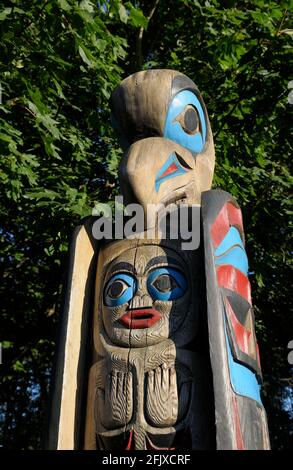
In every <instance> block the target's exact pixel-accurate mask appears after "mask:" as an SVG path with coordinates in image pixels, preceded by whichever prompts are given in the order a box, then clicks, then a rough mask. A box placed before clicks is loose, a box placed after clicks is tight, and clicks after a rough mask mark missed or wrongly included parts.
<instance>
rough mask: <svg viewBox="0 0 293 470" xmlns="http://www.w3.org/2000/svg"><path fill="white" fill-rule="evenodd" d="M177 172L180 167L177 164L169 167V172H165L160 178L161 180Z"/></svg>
mask: <svg viewBox="0 0 293 470" xmlns="http://www.w3.org/2000/svg"><path fill="white" fill-rule="evenodd" d="M175 171H178V166H177V165H176V163H171V165H169V166H168V168H167V170H165V171H164V173H163V174H162V175H161V176H160V179H162V178H164V177H165V176H167V175H170V174H171V173H175Z"/></svg>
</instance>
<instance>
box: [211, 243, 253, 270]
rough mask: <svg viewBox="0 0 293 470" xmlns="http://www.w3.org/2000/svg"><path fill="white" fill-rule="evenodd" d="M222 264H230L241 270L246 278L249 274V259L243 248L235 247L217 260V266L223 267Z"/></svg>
mask: <svg viewBox="0 0 293 470" xmlns="http://www.w3.org/2000/svg"><path fill="white" fill-rule="evenodd" d="M222 264H230V265H231V266H234V268H236V269H239V271H241V272H242V273H243V274H244V275H245V276H247V273H248V259H247V255H246V253H245V251H244V250H242V248H240V247H239V246H234V247H233V248H231V250H229V251H228V252H227V253H225V254H224V255H222V256H219V257H218V258H216V259H215V265H216V266H222Z"/></svg>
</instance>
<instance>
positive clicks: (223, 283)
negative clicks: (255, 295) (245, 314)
mask: <svg viewBox="0 0 293 470" xmlns="http://www.w3.org/2000/svg"><path fill="white" fill-rule="evenodd" d="M217 278H218V284H219V286H220V287H225V288H226V289H230V290H232V291H234V292H237V294H239V295H241V296H242V297H244V298H245V299H246V300H247V301H248V302H249V303H250V305H251V290H250V282H249V280H248V278H247V277H246V276H245V275H244V274H243V273H242V272H241V271H239V269H236V268H234V266H231V265H228V264H223V265H222V266H219V267H218V268H217Z"/></svg>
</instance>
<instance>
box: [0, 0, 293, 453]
mask: <svg viewBox="0 0 293 470" xmlns="http://www.w3.org/2000/svg"><path fill="white" fill-rule="evenodd" d="M0 27H1V62H0V67H1V69H0V70H1V73H0V85H1V90H0V93H1V94H0V162H1V163H0V181H1V186H0V198H1V199H0V218H1V225H0V240H1V277H2V278H1V284H0V291H1V294H2V295H1V306H2V310H3V313H2V319H1V341H2V348H3V351H2V357H3V364H2V365H1V372H2V379H1V380H2V383H1V390H0V420H1V422H2V430H1V432H0V442H1V445H3V446H5V447H7V448H24V449H25V448H33V449H36V448H40V447H41V446H42V443H41V437H42V429H43V423H44V417H45V410H46V403H47V400H48V384H49V378H50V371H51V366H52V361H53V354H54V343H55V338H56V331H57V326H58V320H59V316H60V303H61V298H62V285H63V282H64V278H65V274H66V273H65V270H66V253H67V248H68V241H69V237H70V234H71V232H72V230H73V228H74V226H76V225H77V224H78V222H79V220H80V218H81V217H83V216H85V215H88V214H90V212H91V209H92V207H93V206H94V204H95V203H96V202H104V201H108V200H111V199H112V198H113V196H114V195H115V194H116V193H117V191H118V183H117V164H118V162H119V158H120V157H121V151H120V150H119V148H118V144H117V143H116V140H115V138H114V135H113V132H112V129H111V126H110V119H109V108H108V98H109V94H110V92H111V90H113V88H114V87H115V86H116V85H117V84H118V83H119V81H120V80H121V79H122V78H124V77H126V76H127V75H129V74H130V73H132V72H135V71H137V70H140V69H144V68H149V67H156V68H174V69H177V70H179V71H181V72H183V73H186V74H187V75H188V76H190V78H192V79H193V80H194V81H195V82H196V83H197V85H198V86H199V88H200V90H201V91H202V93H203V96H204V99H205V102H206V104H207V107H208V110H209V114H210V118H211V123H212V127H213V131H214V137H215V145H216V152H217V166H216V176H215V179H214V186H215V187H221V188H223V189H226V190H227V191H229V192H230V193H232V194H233V195H234V196H235V197H236V198H237V199H238V201H239V203H240V205H241V207H242V210H243V214H244V222H245V228H246V237H247V250H248V256H249V259H250V271H251V276H250V279H251V282H252V287H253V296H254V305H255V313H256V321H257V334H258V339H259V343H260V350H261V357H262V365H263V373H264V389H263V391H264V402H265V405H266V408H267V412H268V418H269V427H270V432H271V439H272V446H273V447H274V448H278V449H280V448H286V447H289V442H290V439H291V440H292V435H293V430H292V422H293V409H292V400H293V396H292V395H293V392H292V367H291V369H290V366H289V364H288V361H287V355H288V352H289V351H288V349H287V344H288V342H289V340H291V339H293V328H292V327H293V318H292V313H291V316H290V310H289V307H290V305H289V299H290V291H291V285H290V276H289V273H290V270H289V269H290V266H289V256H290V251H289V215H290V210H289V185H290V182H291V181H290V176H289V156H290V150H291V149H290V143H289V134H290V120H289V114H290V111H291V114H292V102H293V99H291V100H290V99H289V100H288V95H289V92H290V87H291V88H292V85H293V83H292V82H291V83H290V79H292V77H290V57H291V55H290V54H291V53H292V49H290V45H291V41H292V32H293V31H292V29H290V2H289V1H285V0H284V1H283V0H280V1H277V0H276V1H269V0H254V1H250V0H242V1H240V0H239V1H237V0H223V1H221V2H220V1H217V0H210V1H197V0H153V4H151V3H150V1H149V0H144V1H134V0H133V1H132V3H131V2H122V1H121V0H106V1H96V2H93V1H91V0H82V1H80V2H78V1H74V0H31V1H29V0H22V1H18V0H11V1H5V2H0ZM290 101H291V105H290ZM290 106H291V107H290Z"/></svg>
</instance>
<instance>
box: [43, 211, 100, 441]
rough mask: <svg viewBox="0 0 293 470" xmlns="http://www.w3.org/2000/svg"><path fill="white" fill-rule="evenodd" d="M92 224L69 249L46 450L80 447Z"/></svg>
mask: <svg viewBox="0 0 293 470" xmlns="http://www.w3.org/2000/svg"><path fill="white" fill-rule="evenodd" d="M90 225H91V221H90V220H89V221H88V222H86V224H85V225H83V226H79V227H77V228H76V230H75V233H74V235H73V240H72V243H71V248H70V269H69V274H68V284H67V295H66V299H65V304H64V310H63V318H62V325H61V330H60V340H59V348H58V357H57V360H56V369H55V370H56V372H55V376H54V379H55V380H54V387H53V390H52V403H51V414H50V426H49V432H48V443H47V446H46V447H47V448H49V449H60V450H70V449H76V448H80V447H81V443H80V440H81V439H82V438H81V434H83V424H82V415H83V413H82V407H83V404H84V398H85V397H84V395H83V387H84V380H83V378H82V375H81V370H84V368H85V365H86V348H85V346H86V341H85V340H86V338H87V335H88V324H89V321H90V320H89V317H90V313H91V308H92V306H91V303H90V300H91V295H90V292H91V280H92V278H93V272H92V270H93V261H94V259H95V251H96V247H95V245H94V244H93V243H92V240H91V238H90V236H89V234H88V233H89V231H90Z"/></svg>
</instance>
